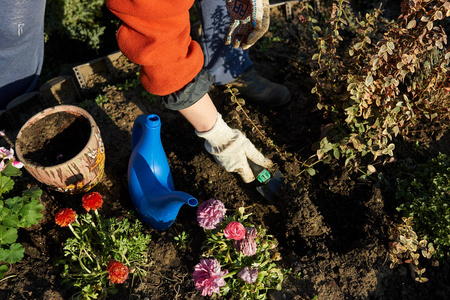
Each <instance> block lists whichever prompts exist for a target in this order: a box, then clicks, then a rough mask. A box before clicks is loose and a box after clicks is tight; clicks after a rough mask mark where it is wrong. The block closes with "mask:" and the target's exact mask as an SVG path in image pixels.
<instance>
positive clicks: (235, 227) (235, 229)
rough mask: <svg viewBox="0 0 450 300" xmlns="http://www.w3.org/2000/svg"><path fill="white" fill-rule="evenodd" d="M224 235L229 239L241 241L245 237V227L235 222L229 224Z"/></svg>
mask: <svg viewBox="0 0 450 300" xmlns="http://www.w3.org/2000/svg"><path fill="white" fill-rule="evenodd" d="M223 233H224V235H225V237H226V238H227V239H229V240H236V241H239V240H242V239H243V238H244V236H245V227H244V225H242V224H241V223H239V222H236V221H233V222H230V223H228V225H227V227H226V228H225V230H224V231H223Z"/></svg>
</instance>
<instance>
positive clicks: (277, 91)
mask: <svg viewBox="0 0 450 300" xmlns="http://www.w3.org/2000/svg"><path fill="white" fill-rule="evenodd" d="M230 84H231V86H232V87H235V88H237V89H238V90H239V94H240V95H241V96H242V98H244V100H247V101H248V102H250V103H254V104H257V105H264V106H266V107H277V106H281V105H284V104H286V103H288V102H289V100H291V92H290V91H289V89H288V88H287V87H285V86H284V85H281V84H278V83H274V82H272V81H270V80H268V79H266V78H263V77H261V76H259V75H258V73H257V72H256V70H255V68H254V67H253V66H250V67H249V68H248V69H247V70H245V71H244V73H242V74H241V75H240V76H239V77H238V78H236V79H235V80H233V81H232V82H230Z"/></svg>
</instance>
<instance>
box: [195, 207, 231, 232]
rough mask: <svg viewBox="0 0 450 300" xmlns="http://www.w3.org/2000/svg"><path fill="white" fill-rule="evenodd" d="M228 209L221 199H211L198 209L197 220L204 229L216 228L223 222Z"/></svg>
mask: <svg viewBox="0 0 450 300" xmlns="http://www.w3.org/2000/svg"><path fill="white" fill-rule="evenodd" d="M226 212H227V209H226V208H225V205H224V204H223V203H222V201H220V200H216V199H209V200H207V201H205V202H203V203H202V204H200V206H199V207H198V209H197V221H198V225H200V227H203V228H204V229H208V230H210V229H215V228H216V227H217V225H219V224H220V223H221V222H222V219H223V217H224V216H225V213H226Z"/></svg>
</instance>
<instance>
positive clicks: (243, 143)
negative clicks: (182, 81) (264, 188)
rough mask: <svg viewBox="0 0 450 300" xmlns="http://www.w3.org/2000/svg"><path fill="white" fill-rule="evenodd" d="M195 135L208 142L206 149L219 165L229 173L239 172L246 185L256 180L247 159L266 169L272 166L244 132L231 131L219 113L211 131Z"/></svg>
mask: <svg viewBox="0 0 450 300" xmlns="http://www.w3.org/2000/svg"><path fill="white" fill-rule="evenodd" d="M195 133H196V134H197V136H199V137H201V138H204V139H205V140H206V141H205V148H206V150H207V151H208V152H209V153H211V154H212V155H213V156H214V159H215V160H216V162H217V163H218V164H220V165H221V166H222V167H223V168H225V170H227V171H228V172H237V173H238V174H239V175H241V177H242V179H243V180H244V182H246V183H248V182H251V181H253V180H255V176H254V175H253V172H252V170H251V169H250V166H249V164H248V161H247V159H249V160H251V161H253V162H254V163H255V164H257V165H260V166H262V167H265V168H270V167H271V166H272V161H271V160H270V159H267V158H265V157H264V155H262V154H261V152H259V151H258V150H257V149H256V148H255V146H254V145H253V144H252V143H251V142H250V140H249V139H248V138H246V137H245V136H244V135H243V134H242V132H240V131H239V130H237V129H231V128H230V127H229V126H228V125H227V124H226V123H225V121H224V120H223V119H222V115H221V114H219V113H218V114H217V121H216V124H215V125H214V127H213V128H212V129H211V130H209V131H207V132H198V131H195Z"/></svg>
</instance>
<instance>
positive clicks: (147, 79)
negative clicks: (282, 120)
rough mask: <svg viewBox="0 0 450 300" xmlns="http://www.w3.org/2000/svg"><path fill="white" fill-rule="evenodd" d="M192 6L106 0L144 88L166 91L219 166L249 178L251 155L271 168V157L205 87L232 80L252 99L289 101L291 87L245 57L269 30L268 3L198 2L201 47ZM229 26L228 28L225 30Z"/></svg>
mask: <svg viewBox="0 0 450 300" xmlns="http://www.w3.org/2000/svg"><path fill="white" fill-rule="evenodd" d="M193 3H194V1H193V0H179V1H172V0H166V1H161V0H158V1H149V0H137V1H123V0H107V1H106V4H107V7H108V8H109V9H110V10H111V11H112V12H113V13H114V14H116V15H117V16H118V17H119V18H120V19H121V20H122V21H123V22H124V23H123V24H122V26H121V27H120V28H119V31H118V34H117V41H118V44H119V47H120V49H121V51H122V52H123V53H124V55H125V56H127V57H128V58H129V59H130V60H131V61H133V62H135V63H137V64H139V65H141V72H140V73H141V81H142V84H143V86H144V88H145V89H146V90H147V91H148V92H150V93H152V94H155V95H160V96H162V100H163V102H164V104H165V106H166V107H167V108H168V109H171V110H176V111H179V112H180V113H181V114H182V115H183V116H184V117H185V118H186V119H187V120H188V122H189V123H191V124H192V126H193V127H194V128H195V132H196V134H197V136H199V137H201V138H204V139H205V148H206V150H207V151H208V152H209V153H211V154H212V155H213V156H214V158H215V160H216V162H217V163H219V164H220V165H221V166H222V167H224V168H225V170H227V171H229V172H237V173H238V174H239V175H240V176H241V177H242V179H243V180H244V181H245V182H251V181H253V180H254V179H255V177H254V175H253V173H252V171H251V169H250V166H249V164H248V161H247V159H250V160H252V161H253V162H254V163H256V164H258V165H261V166H263V167H266V168H268V167H270V166H271V165H272V162H271V161H270V160H269V159H267V158H265V157H264V156H263V154H261V153H260V152H259V151H258V150H257V149H256V148H255V146H254V145H253V144H252V143H251V142H250V140H248V139H247V138H246V137H245V136H244V135H243V134H242V132H240V131H239V130H237V129H231V128H230V127H229V126H228V125H227V124H226V123H225V122H224V120H223V119H222V116H221V115H220V113H218V111H217V109H216V107H215V105H214V103H213V102H212V100H211V98H210V96H209V95H208V92H209V90H210V88H211V86H212V84H215V85H226V84H228V83H230V84H231V85H232V86H234V87H237V88H238V89H239V91H240V93H241V94H242V95H243V97H245V98H246V99H247V100H249V101H251V102H253V103H255V104H260V105H264V106H268V107H275V106H280V105H284V104H286V103H287V102H288V101H289V100H290V98H291V94H290V92H289V90H288V89H287V88H286V87H285V86H283V85H280V84H277V83H273V82H271V81H269V80H267V79H265V78H263V77H260V76H259V75H258V74H257V73H256V71H255V69H254V67H253V66H252V64H253V63H252V62H251V60H250V58H249V56H248V51H247V49H248V48H249V47H251V46H252V45H253V44H254V43H255V42H256V41H257V40H258V39H259V38H260V37H262V36H263V35H264V33H265V32H266V31H267V29H268V27H269V19H270V17H269V1H268V0H199V1H197V3H196V4H197V11H198V12H199V16H200V18H201V21H202V30H203V32H202V37H201V40H200V45H199V43H197V42H196V41H193V40H192V38H191V36H190V23H189V9H190V8H191V6H192V5H193ZM218 19H220V20H221V22H217V20H218ZM228 23H230V24H231V25H230V26H229V31H228V33H227V32H226V30H225V29H224V27H225V26H228ZM231 44H232V45H231Z"/></svg>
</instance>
